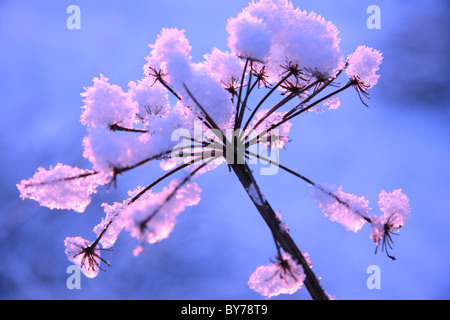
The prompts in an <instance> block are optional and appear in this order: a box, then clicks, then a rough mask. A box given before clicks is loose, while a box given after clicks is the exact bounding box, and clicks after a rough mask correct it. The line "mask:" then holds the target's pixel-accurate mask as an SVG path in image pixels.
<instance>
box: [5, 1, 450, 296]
mask: <svg viewBox="0 0 450 320" xmlns="http://www.w3.org/2000/svg"><path fill="white" fill-rule="evenodd" d="M71 4H76V5H78V6H79V7H80V9H81V29H80V30H69V29H67V27H66V19H67V18H68V16H69V15H68V14H67V13H66V9H67V7H68V6H69V5H71ZM294 4H295V5H296V6H299V7H300V8H302V9H305V10H308V11H311V10H312V11H315V12H317V13H319V14H321V15H323V16H324V17H325V18H326V19H327V20H330V21H332V22H333V23H334V24H335V25H336V26H337V28H338V29H339V30H340V37H341V38H342V45H341V47H342V50H343V51H344V54H345V55H347V54H350V53H351V52H352V51H353V50H354V49H355V48H356V47H357V46H358V45H360V44H364V45H368V46H373V47H375V48H376V49H379V50H380V51H382V52H383V54H384V61H383V64H382V67H381V70H380V74H381V78H380V81H379V84H378V85H377V86H376V87H375V88H374V89H373V90H371V92H370V93H371V100H370V102H369V104H370V108H366V107H365V106H363V105H362V104H361V102H360V101H359V99H358V97H357V95H356V93H355V92H353V91H349V92H345V93H344V94H343V95H341V96H340V97H341V101H342V104H341V107H340V108H339V109H338V110H334V111H328V112H325V113H323V114H307V115H305V116H304V117H302V118H298V119H296V121H294V126H293V128H292V130H291V139H292V142H291V143H290V144H288V145H287V150H285V151H283V152H282V153H281V155H280V161H282V162H283V163H284V164H285V165H286V166H288V167H290V168H293V169H295V170H297V171H299V172H301V173H302V174H304V175H306V176H307V177H309V178H311V179H313V180H315V181H317V182H326V183H329V184H338V185H343V188H344V189H343V190H344V191H346V192H349V193H355V194H357V195H363V196H365V197H366V199H369V200H370V203H371V205H370V206H371V207H372V209H373V210H374V212H376V210H378V205H377V201H378V193H379V191H380V190H381V189H385V190H388V191H389V190H393V189H395V188H402V189H403V191H404V192H405V193H406V194H407V195H408V196H409V198H410V202H411V209H412V213H411V217H410V220H409V221H408V223H407V224H406V225H405V227H404V229H403V230H402V231H401V235H400V237H398V238H396V240H397V241H396V247H395V249H394V250H393V255H395V256H396V257H397V258H398V261H395V262H393V261H391V260H390V259H388V258H387V257H386V256H385V255H384V254H378V255H374V249H375V247H374V244H373V243H372V242H371V241H370V239H369V235H370V226H365V227H364V228H363V229H362V230H361V231H360V232H358V233H356V234H354V233H351V232H347V231H345V229H344V228H343V227H342V226H340V225H338V224H337V223H333V222H330V221H328V219H326V218H325V217H324V216H323V214H322V213H321V212H320V210H319V208H318V207H317V206H316V205H315V203H314V202H313V201H312V200H311V199H310V196H309V187H308V186H306V185H305V184H304V183H302V181H299V180H298V179H295V178H294V177H292V176H289V175H287V174H285V173H283V172H280V173H279V174H277V175H275V176H258V175H257V179H258V181H259V182H260V184H261V187H262V190H263V191H264V193H265V195H266V197H267V199H268V200H269V202H270V203H271V205H272V207H273V208H274V209H275V210H279V211H281V214H282V217H283V219H284V220H285V222H286V223H287V224H288V226H289V227H290V230H291V234H292V237H293V238H294V240H295V241H296V242H297V243H298V245H299V247H300V249H301V250H302V251H304V252H308V253H309V255H310V256H311V259H312V262H313V265H314V267H313V270H314V271H315V273H316V274H317V275H318V276H320V277H321V279H322V280H321V281H322V285H323V286H324V288H325V289H326V290H327V291H328V292H329V293H330V294H332V295H335V296H337V297H338V298H340V299H448V298H450V275H449V272H448V270H450V256H449V252H450V250H449V228H450V216H449V215H450V205H449V202H448V198H449V196H450V192H449V189H448V185H449V181H450V170H449V163H450V145H449V142H450V130H449V125H448V121H449V119H450V118H449V110H450V105H449V102H448V97H449V90H448V85H449V74H450V70H449V65H450V64H449V61H448V58H449V56H450V55H449V52H450V49H449V48H450V45H449V34H448V30H450V29H449V28H448V27H449V25H448V24H449V22H448V21H449V19H448V17H446V16H445V14H446V15H448V12H450V11H449V10H448V9H449V4H448V1H446V0H442V1H440V0H430V1H424V0H410V1H406V0H403V1H400V0H397V1H387V0H384V1H380V0H379V1H376V0H373V1H365V0H364V1H363V0H319V1H317V0H316V1H313V0H303V1H294ZM371 4H377V5H379V6H380V8H381V17H382V20H381V29H380V30H369V29H368V28H367V27H366V19H367V18H368V14H367V13H366V9H367V7H368V6H369V5H371ZM246 5H247V1H237V0H228V1H218V0H216V1H211V0H192V1H181V0H178V1H176V0H166V1H153V0H151V1H150V0H149V1H137V0H132V1H130V0H128V1H124V0H121V1H114V2H112V1H82V0H76V1H63V0H52V1H50V0H45V1H31V0H30V1H22V0H0V96H1V97H2V103H1V110H2V113H1V114H2V116H1V117H0V128H2V133H1V135H0V150H1V156H2V165H1V166H0V177H1V179H0V197H1V201H0V228H1V230H2V232H1V233H0V250H1V252H2V254H1V256H0V298H2V299H80V298H83V299H260V298H261V297H260V296H259V295H258V294H257V293H255V292H253V291H252V290H251V289H249V288H248V286H247V284H246V283H247V280H248V278H249V276H250V274H251V273H252V272H253V271H254V270H255V269H256V267H258V266H259V265H261V264H267V263H269V258H271V257H273V256H274V254H275V250H274V246H273V240H272V238H271V235H270V232H269V230H268V229H267V227H266V226H265V225H264V223H263V221H262V219H261V218H260V216H259V214H258V212H257V211H256V210H255V209H254V207H253V205H252V203H251V202H250V200H249V199H248V197H247V195H246V194H245V192H244V191H243V189H242V187H241V186H240V184H239V182H238V180H237V179H236V178H235V177H234V176H232V175H230V173H229V172H228V170H227V168H226V167H221V168H220V169H216V170H214V171H213V172H210V173H209V174H207V175H203V176H201V177H200V178H199V179H198V180H197V182H198V183H199V184H200V186H201V188H202V189H203V193H202V200H201V202H200V204H199V205H198V206H196V207H192V208H188V209H187V210H186V212H184V213H183V214H181V215H180V217H179V222H178V224H177V225H176V226H175V229H174V231H173V233H172V234H171V236H170V238H169V239H167V240H164V241H162V242H161V243H158V244H156V245H153V246H148V247H147V248H146V250H145V252H144V253H143V254H142V255H141V256H139V257H137V258H135V257H133V255H132V252H131V251H132V249H133V248H134V247H135V245H136V244H137V243H136V241H135V239H132V238H131V237H130V236H129V235H128V234H127V233H125V232H124V233H123V234H121V236H120V238H119V241H118V242H117V245H116V246H115V251H114V253H113V254H112V257H111V260H112V261H111V262H112V264H111V267H110V268H108V270H107V272H105V273H101V274H99V276H98V277H97V278H95V279H93V280H90V279H87V278H83V279H82V283H81V286H82V287H81V290H68V289H67V287H66V279H67V276H68V275H67V274H66V268H67V267H68V266H69V265H70V263H69V261H68V260H67V258H66V256H65V254H64V243H63V240H64V238H65V237H66V236H78V235H79V236H83V237H85V238H88V239H93V238H94V234H93V232H92V228H93V227H94V226H95V225H96V224H97V223H98V222H99V221H100V220H101V218H102V216H103V210H102V208H101V207H100V204H101V203H103V202H108V203H112V202H113V201H122V200H123V199H124V198H125V197H126V191H127V190H129V189H132V188H134V187H135V186H136V185H139V184H140V185H146V184H148V183H149V182H150V181H152V179H154V178H155V177H158V176H159V175H160V173H161V171H160V170H159V169H158V168H157V167H156V166H153V167H152V166H150V167H149V168H142V169H139V170H137V171H136V172H131V173H130V174H127V175H124V176H121V177H120V178H119V184H118V188H117V189H116V190H110V191H109V192H107V191H105V190H104V189H100V191H99V193H98V194H97V195H95V196H94V197H93V202H92V204H91V205H90V207H88V209H87V211H86V212H85V213H84V214H78V213H73V212H66V211H50V210H48V209H46V208H42V207H39V205H38V204H37V203H36V202H34V201H31V200H26V201H22V200H21V199H20V198H19V192H18V190H17V189H16V187H15V184H16V183H18V182H19V181H20V180H22V179H27V178H29V177H31V176H32V175H33V173H34V172H35V170H36V169H37V167H39V166H42V167H45V168H48V167H49V166H50V165H56V164H57V163H58V162H62V163H66V164H69V165H72V166H79V167H88V168H89V163H88V162H87V160H86V159H84V158H83V157H82V145H81V141H82V138H83V137H84V135H85V134H86V131H85V128H84V127H82V126H81V124H80V123H79V116H80V114H81V109H80V108H81V106H82V105H83V103H82V101H81V97H80V93H81V92H82V91H83V87H84V86H90V85H91V83H92V78H93V77H94V76H98V75H99V74H100V73H102V74H103V75H105V76H106V77H108V78H109V79H110V80H111V82H112V83H116V84H118V85H121V86H122V87H124V88H125V87H126V85H127V83H128V82H129V81H131V80H138V79H141V78H142V66H143V64H144V62H145V61H144V57H145V56H146V55H148V53H149V48H148V44H150V43H153V42H154V40H155V39H156V36H157V34H158V33H159V32H160V30H161V28H163V27H177V28H179V29H185V30H186V36H187V38H188V39H189V41H190V43H191V46H192V48H193V50H192V56H193V60H194V61H200V60H201V59H202V56H203V54H206V53H210V52H211V50H212V48H213V47H217V48H219V49H221V50H227V45H226V44H227V42H226V38H227V33H226V30H225V26H226V23H227V19H228V18H229V17H232V16H235V15H236V14H237V13H238V12H239V11H240V10H241V9H242V8H243V7H245V6H246ZM444 13H445V14H444ZM373 264H376V265H379V266H380V268H381V289H380V290H369V289H368V288H367V287H366V279H367V277H368V276H369V275H368V274H367V273H366V269H367V267H368V266H370V265H373ZM274 299H309V294H308V293H307V291H306V289H304V288H303V289H302V290H300V291H299V292H298V293H296V294H294V295H282V296H279V297H276V298H274Z"/></svg>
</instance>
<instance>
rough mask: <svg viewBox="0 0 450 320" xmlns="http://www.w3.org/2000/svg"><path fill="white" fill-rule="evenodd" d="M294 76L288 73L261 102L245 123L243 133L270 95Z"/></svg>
mask: <svg viewBox="0 0 450 320" xmlns="http://www.w3.org/2000/svg"><path fill="white" fill-rule="evenodd" d="M291 75H292V72H291V71H290V72H288V73H287V74H286V75H285V76H284V77H283V78H282V79H281V80H280V81H279V82H278V83H277V84H276V85H275V86H274V87H272V89H270V90H269V92H268V93H267V94H266V95H265V96H264V97H263V98H262V99H261V101H259V103H258V105H257V106H256V107H255V109H253V112H252V113H251V114H250V117H249V118H248V119H247V122H246V123H245V125H244V127H243V129H242V131H243V132H244V131H245V129H247V127H248V126H249V124H250V122H251V121H252V119H253V117H254V116H255V114H256V112H257V111H258V109H259V108H260V107H261V105H262V104H263V103H264V101H266V100H267V98H269V97H270V95H271V94H272V93H273V92H274V91H275V90H276V89H277V88H278V87H279V86H280V85H282V84H283V83H284V81H285V80H286V79H288V78H289V77H290V76H291Z"/></svg>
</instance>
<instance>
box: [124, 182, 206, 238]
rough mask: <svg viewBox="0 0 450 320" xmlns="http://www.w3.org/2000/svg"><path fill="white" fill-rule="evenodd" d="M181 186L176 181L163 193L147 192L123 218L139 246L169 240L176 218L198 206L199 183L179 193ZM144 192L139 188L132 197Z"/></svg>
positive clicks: (130, 207)
mask: <svg viewBox="0 0 450 320" xmlns="http://www.w3.org/2000/svg"><path fill="white" fill-rule="evenodd" d="M179 183H180V182H179V181H176V180H173V181H172V182H171V183H170V184H169V186H168V187H165V188H164V189H163V190H162V191H161V192H159V193H154V192H153V191H151V190H150V191H147V192H145V193H144V194H143V195H142V196H141V197H140V198H139V199H137V200H136V201H135V202H133V203H129V204H128V205H127V207H126V208H125V209H124V212H123V213H122V214H123V215H124V216H125V219H124V226H125V229H126V230H127V231H129V232H130V234H131V236H133V237H135V238H137V239H138V240H139V241H140V242H148V243H151V244H152V243H156V242H159V241H161V240H163V239H165V238H167V237H168V236H169V234H170V233H171V232H172V230H173V228H174V226H175V223H176V218H177V216H178V215H179V214H180V213H181V212H183V211H184V210H185V208H186V207H188V206H194V205H196V204H198V202H199V201H200V193H201V189H200V188H199V187H198V186H197V183H195V182H194V183H190V184H187V185H186V186H183V187H182V188H179V189H177V186H178V185H179ZM141 190H142V188H137V189H135V190H134V191H133V192H131V193H130V195H133V196H134V195H135V194H138V193H139V192H140V191H141ZM174 191H175V193H174Z"/></svg>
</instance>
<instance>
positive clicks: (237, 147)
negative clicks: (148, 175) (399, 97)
mask: <svg viewBox="0 0 450 320" xmlns="http://www.w3.org/2000/svg"><path fill="white" fill-rule="evenodd" d="M226 29H227V31H228V33H229V38H228V44H229V47H230V49H231V51H229V52H223V51H221V50H219V49H217V48H214V49H213V50H212V52H211V53H210V54H207V55H205V56H204V61H202V62H193V61H192V58H191V56H190V52H191V46H190V44H189V41H188V40H187V38H186V37H185V34H184V31H182V30H178V29H175V28H172V29H163V30H162V31H161V33H160V34H159V36H158V37H157V39H156V41H155V43H154V44H152V45H150V48H151V52H150V54H149V56H148V57H146V63H145V65H144V77H143V78H142V79H139V80H137V81H131V82H129V84H128V88H127V89H123V88H121V87H120V86H118V85H116V84H111V83H110V81H109V79H108V78H106V77H105V76H103V75H100V76H99V77H96V78H94V80H93V85H92V86H90V87H88V88H85V92H83V93H82V94H81V95H82V97H83V98H84V100H83V101H84V106H83V107H82V114H81V119H80V120H81V123H82V124H83V125H85V126H86V127H87V136H86V137H85V138H84V139H83V146H84V152H83V156H84V157H85V158H87V159H88V160H89V161H90V162H91V163H92V168H91V169H79V168H74V167H70V166H68V165H63V164H57V165H56V166H55V167H51V168H50V169H48V170H46V169H44V168H39V169H38V171H37V172H36V173H35V175H34V176H33V177H32V178H30V179H28V180H23V181H21V182H20V183H18V184H17V187H18V189H19V190H20V195H21V197H22V198H23V199H25V198H29V199H33V200H36V201H38V202H39V203H40V204H41V205H43V206H46V207H49V208H50V209H68V210H75V211H78V212H83V211H84V210H85V208H86V207H87V205H88V204H89V203H90V200H91V195H92V194H94V193H96V192H97V189H98V187H99V186H111V185H112V186H115V185H116V183H117V180H118V177H119V176H120V175H122V174H124V173H126V172H128V171H130V170H133V169H135V168H137V167H141V166H144V165H146V164H148V163H150V162H152V161H159V162H160V166H161V169H162V170H163V171H165V172H164V173H163V174H162V175H161V177H160V178H158V179H157V180H155V181H153V182H151V183H150V184H148V185H146V186H138V187H137V188H135V189H134V190H131V191H129V198H128V199H125V200H123V201H121V202H115V203H113V204H106V203H104V204H103V205H102V207H103V209H104V212H105V217H104V218H103V219H102V221H100V222H99V224H98V225H96V226H95V227H94V233H95V234H96V237H95V239H94V240H93V241H89V240H84V239H83V238H81V237H68V238H66V240H65V245H66V254H67V257H68V259H69V260H70V261H72V262H73V263H75V264H77V265H78V266H79V267H80V268H81V270H82V271H83V273H84V274H85V275H86V276H88V277H95V276H96V275H97V273H98V271H99V270H103V268H101V265H102V264H106V265H107V266H109V265H110V262H109V261H106V260H105V259H104V258H102V257H101V251H103V250H112V249H111V248H113V247H114V244H115V242H116V240H117V238H118V236H119V234H120V233H121V232H122V230H126V231H127V232H129V233H130V234H131V236H132V237H135V238H136V239H137V241H138V245H137V247H136V249H135V251H134V254H135V255H138V254H140V253H141V252H142V251H143V250H144V245H145V244H153V243H157V242H159V241H161V240H163V239H166V238H167V237H169V236H170V233H171V232H172V230H173V229H174V226H175V224H176V220H177V216H178V215H179V214H181V213H182V212H183V211H184V210H185V208H186V207H188V206H194V205H196V204H197V203H198V202H199V201H200V194H201V189H200V187H199V186H198V185H197V183H196V182H194V181H193V180H195V178H196V177H198V176H199V175H201V174H205V173H209V172H210V171H212V170H213V169H215V168H217V167H219V166H222V165H226V167H228V169H229V170H230V172H234V173H235V174H236V176H237V178H238V180H239V181H240V182H241V184H242V186H243V188H244V189H243V190H245V191H246V192H247V194H248V196H249V198H250V200H251V201H252V202H253V204H254V205H255V207H256V209H257V210H258V212H259V213H260V215H261V217H262V218H263V220H264V221H265V223H266V224H267V226H268V228H269V230H270V234H271V236H272V237H273V240H274V244H275V248H276V255H275V260H271V261H272V264H270V265H263V266H260V267H258V268H257V269H256V271H255V273H253V274H252V275H251V276H250V279H249V282H248V284H249V286H250V287H251V288H252V289H254V290H256V291H257V292H259V293H261V294H262V295H264V296H265V297H267V298H268V297H272V296H274V295H277V294H280V293H294V292H295V291H296V290H298V289H300V288H301V287H303V285H304V286H305V287H306V289H307V290H308V292H309V293H310V295H311V297H312V298H313V299H329V295H328V294H327V293H326V291H325V290H324V289H323V288H322V287H321V285H320V283H319V280H318V278H317V277H316V275H315V274H314V272H313V271H312V263H311V260H310V258H309V255H308V254H307V253H302V252H301V251H300V249H299V247H298V246H297V244H296V243H295V241H294V240H293V239H292V237H291V235H290V233H289V230H290V228H289V227H288V226H287V225H286V224H285V223H284V222H282V221H281V214H280V213H279V212H275V211H274V210H273V209H272V207H271V206H270V204H269V201H268V199H267V198H266V196H265V195H264V194H263V192H262V191H261V189H260V187H259V185H258V183H257V181H256V179H255V177H254V174H253V171H252V170H251V169H250V166H249V165H250V164H252V163H254V162H255V160H260V161H263V162H266V163H270V164H271V165H273V166H275V167H276V168H277V169H282V170H284V171H287V172H289V173H291V174H293V175H294V176H296V177H298V178H299V179H300V180H302V181H304V182H306V183H307V184H308V185H309V186H311V189H312V191H311V196H312V199H313V200H314V201H315V202H317V204H318V206H319V208H320V209H321V210H322V211H323V213H324V215H325V216H326V217H328V218H329V219H330V220H331V221H336V222H338V223H340V224H342V225H343V226H344V227H345V228H346V229H347V230H350V231H353V232H357V231H358V230H360V229H361V228H362V227H363V225H364V224H365V223H369V224H371V225H372V235H371V240H372V241H374V242H375V245H376V248H378V247H379V246H381V249H382V250H383V251H386V253H387V255H388V256H389V257H390V258H392V259H395V258H394V257H393V256H392V255H391V254H390V253H389V252H388V250H389V249H392V245H393V242H392V240H393V238H392V235H394V234H396V232H397V231H398V230H399V229H400V228H401V227H402V226H403V225H404V223H405V220H406V218H407V217H408V215H409V202H408V198H407V197H406V196H405V195H404V194H403V193H402V192H401V190H400V189H397V190H394V191H393V192H385V191H382V192H381V193H380V201H379V206H380V210H381V214H380V215H374V214H372V213H370V208H369V203H368V201H367V200H365V199H364V197H359V196H355V195H353V194H349V193H345V192H344V191H342V186H329V185H327V184H325V183H323V184H319V183H316V182H314V181H313V180H311V179H309V178H307V177H305V176H303V175H301V174H300V173H298V172H296V171H294V170H292V169H290V168H288V167H286V166H285V165H283V164H281V163H280V161H279V158H278V157H276V156H275V157H274V156H273V155H278V152H279V151H280V150H282V149H284V147H285V145H286V144H287V143H289V133H290V128H291V126H292V125H293V124H294V121H295V120H296V119H297V118H299V117H300V116H301V115H303V116H306V115H307V114H308V113H310V112H313V111H314V112H317V113H321V112H326V110H336V109H338V108H339V106H340V100H339V98H338V96H337V95H338V94H339V93H341V92H343V91H345V90H347V89H350V88H353V89H355V90H356V92H357V94H358V96H359V98H360V100H361V101H362V102H363V103H364V104H366V101H365V100H366V99H367V98H368V95H369V94H368V90H369V89H370V88H372V87H373V86H374V85H375V84H376V83H377V81H378V78H379V75H378V74H377V71H378V69H379V65H380V63H381V60H382V55H381V53H380V52H379V51H377V50H374V49H372V48H368V47H366V46H360V47H358V48H357V49H356V50H355V52H353V53H352V54H350V55H349V56H348V57H347V58H345V57H344V54H343V53H342V51H341V49H340V47H339V44H340V41H341V40H340V39H339V38H338V30H337V28H336V27H335V26H334V25H333V24H332V23H331V22H328V21H326V20H325V19H324V18H323V17H321V16H319V15H318V14H316V13H313V12H311V13H307V12H305V11H301V10H299V9H298V8H294V7H293V5H292V3H291V2H289V1H285V0H261V1H259V2H252V3H250V4H249V5H248V6H247V7H246V8H244V9H243V10H242V12H240V13H239V14H238V15H237V16H236V17H234V18H231V19H229V21H228V25H227V27H226ZM345 75H347V76H348V77H347V78H346V79H345V80H344V81H345V84H344V85H340V84H339V83H338V82H337V79H338V78H339V79H341V78H342V77H345ZM326 89H327V90H328V91H326ZM258 91H259V92H262V94H261V95H255V94H253V93H255V92H258ZM255 96H257V97H259V98H255ZM269 97H270V98H271V99H269ZM274 100H275V101H276V102H275V103H271V104H270V105H269V101H274ZM174 136H176V138H175V139H173V137H174ZM222 167H223V166H222ZM180 173H183V174H182V175H181V177H178V178H176V179H173V180H171V181H170V182H169V181H168V180H169V179H172V178H173V177H175V176H176V175H175V174H177V176H179V175H180ZM275 173H276V172H275ZM272 174H273V173H272ZM162 183H166V187H164V188H163V189H162V191H159V192H156V191H155V189H154V187H155V186H156V185H160V184H162ZM274 183H275V180H274ZM375 252H376V251H375Z"/></svg>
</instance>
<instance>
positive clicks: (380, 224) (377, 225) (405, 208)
mask: <svg viewBox="0 0 450 320" xmlns="http://www.w3.org/2000/svg"><path fill="white" fill-rule="evenodd" d="M378 205H379V207H380V211H381V212H382V213H383V214H382V215H379V216H372V217H371V218H370V219H371V221H372V234H371V235H370V238H371V239H372V241H374V242H375V243H376V245H377V249H378V247H379V246H380V245H381V250H382V251H385V252H386V254H387V256H388V257H390V258H391V259H392V260H395V257H393V256H391V255H390V254H389V251H388V250H389V249H392V248H393V245H394V243H393V239H392V236H394V235H398V233H397V232H398V231H399V229H400V228H402V227H403V225H404V224H405V223H406V219H407V218H408V217H409V213H410V207H409V199H408V197H407V196H406V195H405V194H404V193H402V190H401V189H396V190H394V191H392V192H386V191H384V190H381V192H380V200H379V201H378Z"/></svg>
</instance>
